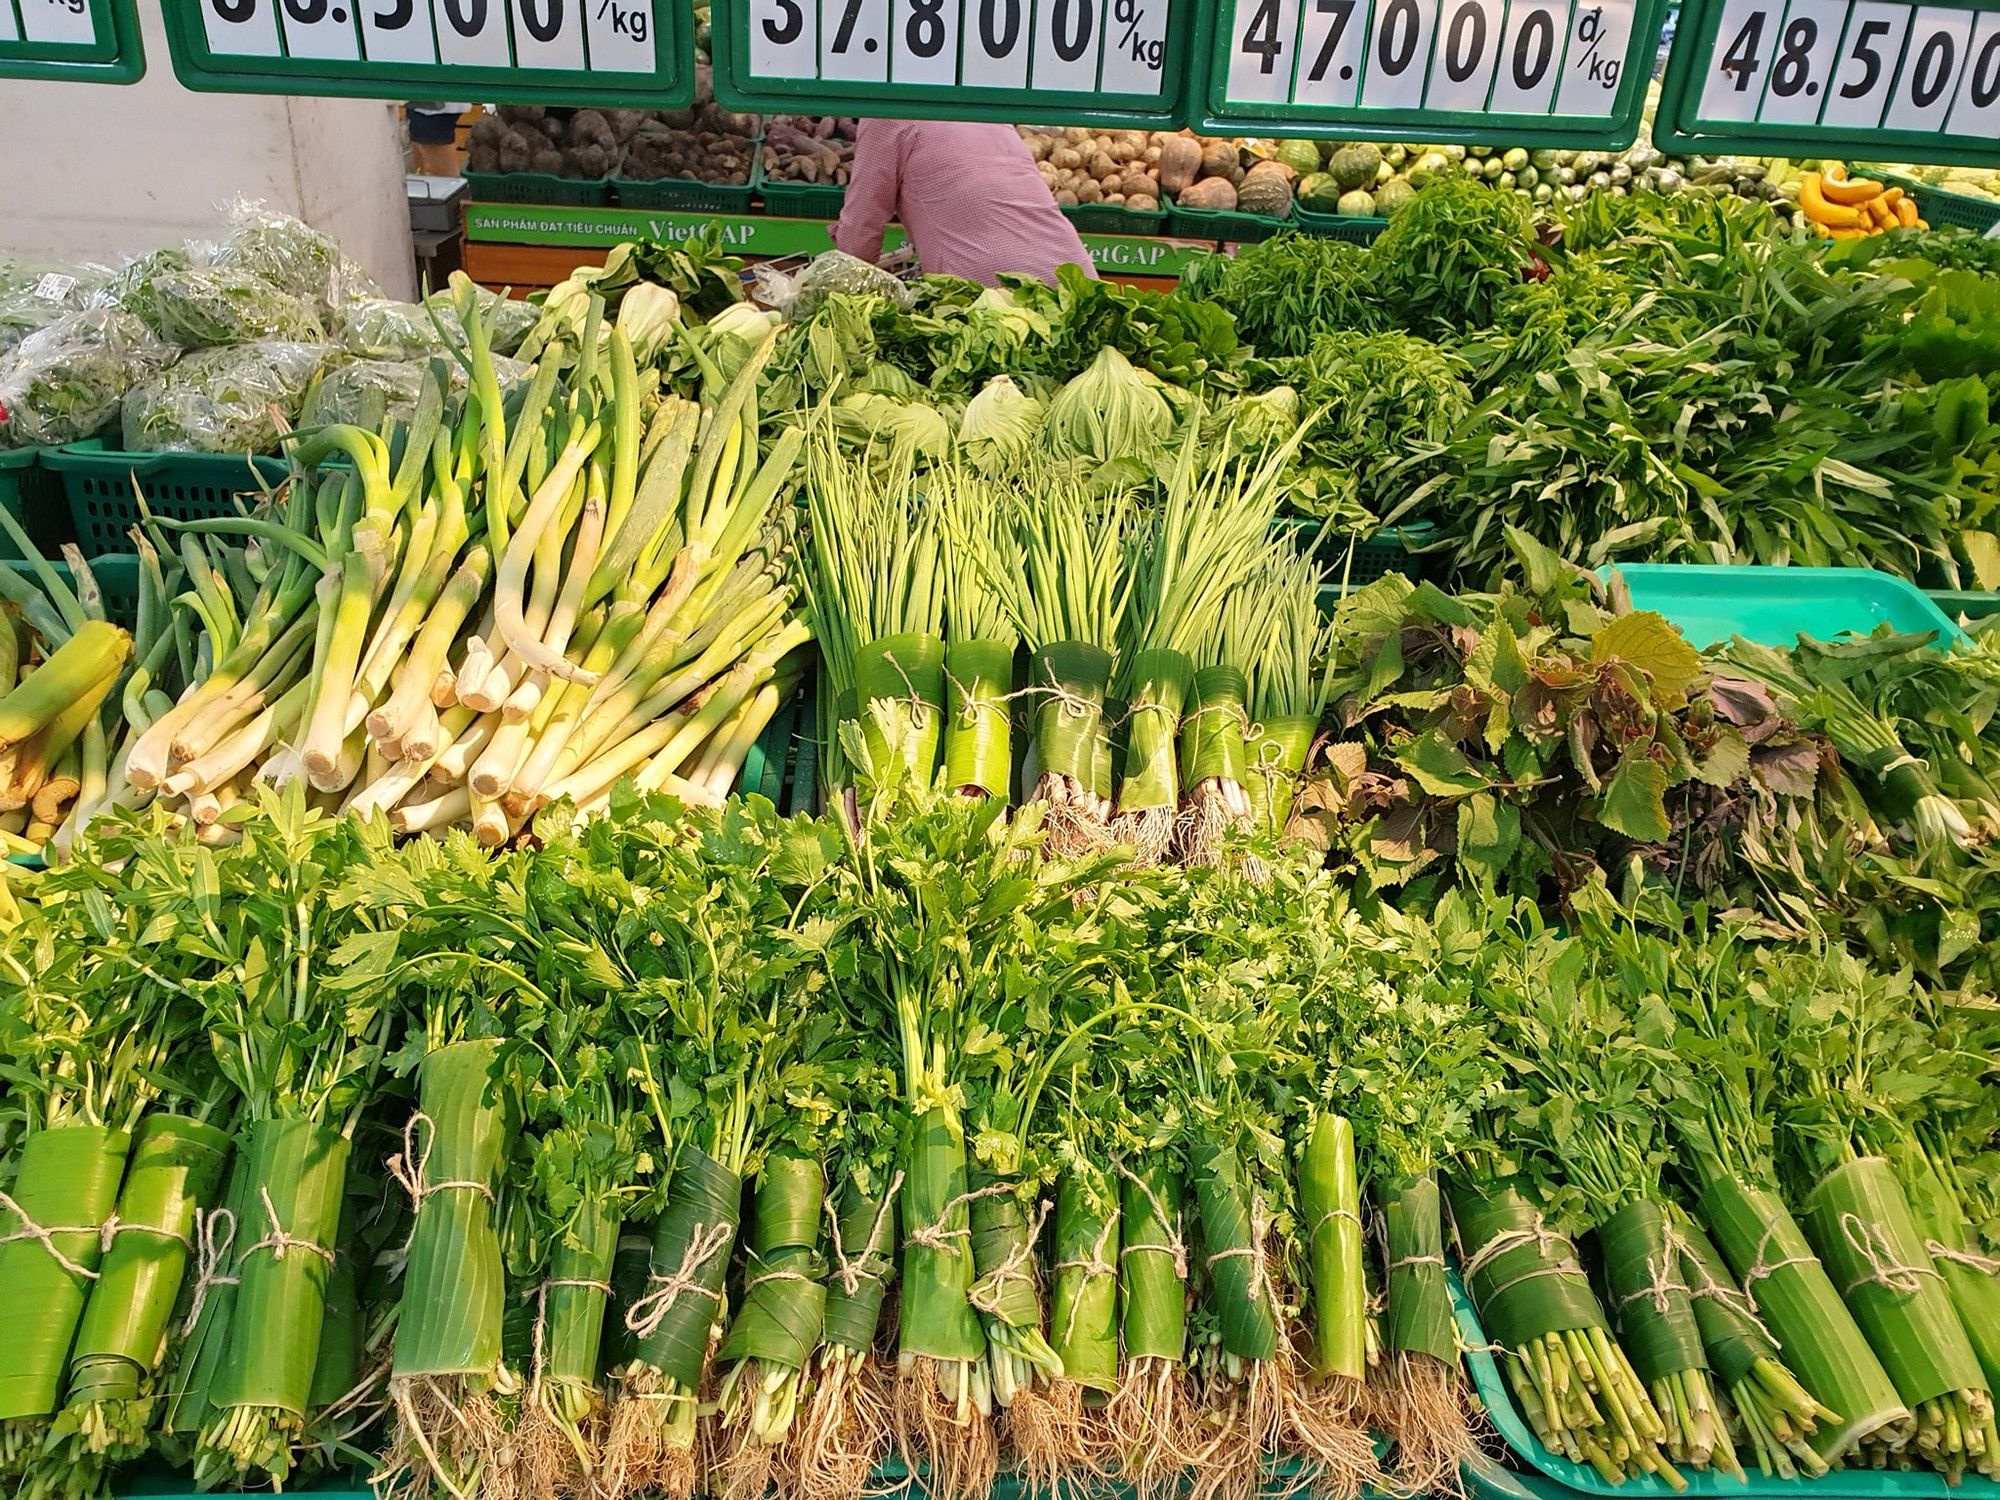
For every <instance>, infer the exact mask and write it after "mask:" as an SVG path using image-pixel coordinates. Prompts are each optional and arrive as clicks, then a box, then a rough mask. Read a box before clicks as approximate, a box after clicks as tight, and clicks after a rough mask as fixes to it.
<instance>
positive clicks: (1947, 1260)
mask: <svg viewBox="0 0 2000 1500" xmlns="http://www.w3.org/2000/svg"><path fill="white" fill-rule="evenodd" d="M1896 1165H1897V1168H1898V1170H1899V1171H1900V1173H1901V1175H1902V1180H1903V1187H1904V1191H1905V1192H1906V1193H1907V1194H1908V1196H1909V1200H1910V1212H1911V1213H1913V1214H1914V1215H1916V1220H1917V1227H1918V1228H1919V1229H1920V1230H1921V1231H1922V1232H1923V1235H1924V1247H1925V1248H1926V1249H1927V1250H1929V1251H1930V1254H1931V1264H1932V1265H1934V1266H1936V1267H1937V1273H1938V1275H1939V1276H1940V1277H1942V1278H1943V1279H1944V1284H1945V1290H1946V1291H1948V1292H1950V1294H1951V1302H1952V1306H1953V1307H1956V1308H1957V1309H1958V1321H1959V1323H1960V1325H1961V1326H1963V1328H1964V1329H1965V1336H1966V1338H1967V1339H1969V1340H1971V1342H1972V1352H1973V1353H1974V1354H1975V1355H1976V1356H1977V1357H1978V1359H1979V1369H1980V1372H1981V1373H1982V1374H1983V1375H1985V1377H1986V1386H1987V1389H1988V1390H2000V1262H1996V1261H1995V1260H1994V1259H1993V1257H1991V1256H1989V1255H1984V1254H1981V1253H1980V1252H1979V1251H1978V1250H1977V1249H1975V1248H1974V1246H1973V1243H1972V1234H1971V1231H1970V1230H1968V1229H1967V1228H1966V1223H1965V1214H1964V1212H1963V1210H1961V1209H1960V1207H1959V1205H1958V1202H1957V1200H1956V1199H1954V1198H1953V1196H1952V1193H1951V1190H1950V1188H1948V1187H1947V1186H1946V1185H1945V1183H1944V1181H1943V1179H1942V1178H1940V1177H1939V1176H1938V1174H1937V1169H1936V1168H1935V1167H1933V1166H1932V1165H1931V1164H1930V1162H1929V1161H1928V1160H1926V1159H1925V1157H1924V1155H1923V1153H1922V1152H1919V1151H1914V1150H1911V1151H1906V1152H1904V1153H1903V1154H1902V1156H1901V1157H1899V1158H1898V1160H1897V1163H1896Z"/></svg>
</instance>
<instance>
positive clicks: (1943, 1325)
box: [1803, 1156, 1986, 1407]
mask: <svg viewBox="0 0 2000 1500" xmlns="http://www.w3.org/2000/svg"><path fill="white" fill-rule="evenodd" d="M1803 1217H1804V1221H1805V1224H1804V1227H1805V1231H1806V1238H1807V1239H1808V1240H1810V1241H1811V1242H1812V1245H1813V1248H1814V1249H1816V1250H1817V1251H1818V1252H1819V1258H1820V1263H1821V1264H1822V1265H1824V1266H1825V1267H1826V1273H1827V1275H1828V1276H1830V1277H1832V1278H1833V1284H1834V1285H1835V1286H1836V1287H1838V1288H1839V1289H1840V1295H1841V1299H1842V1300H1843V1301H1845V1302H1846V1303H1847V1309H1848V1311H1849V1312H1851V1313H1853V1314H1854V1321H1855V1322H1856V1323H1858V1324H1859V1325H1860V1326H1861V1331H1862V1333H1863V1334H1865V1335H1866V1336H1867V1339H1868V1344H1869V1347H1870V1348H1872V1349H1873V1350H1874V1351H1875V1353H1876V1354H1877V1355H1878V1356H1880V1358H1881V1360H1882V1366H1883V1368H1884V1369H1886V1370H1887V1371H1888V1372H1889V1379H1890V1380H1891V1381H1892V1382H1894V1384H1895V1387H1896V1394H1897V1395H1898V1396H1900V1397H1902V1399H1903V1404H1904V1405H1905V1406H1912V1407H1913V1406H1916V1405H1917V1404H1919V1403H1920V1402H1924V1401H1930V1400H1934V1399H1936V1398H1937V1397H1939V1396H1943V1395H1947V1394H1949V1393H1950V1392H1952V1391H1964V1390H1984V1389H1985V1388H1986V1377H1985V1375H1984V1374H1983V1373H1982V1372H1981V1370H1980V1368H1979V1357H1978V1355H1976V1354H1975V1353H1974V1352H1973V1349H1972V1344H1971V1342H1970V1341H1969V1340H1968V1339H1967V1338H1966V1336H1965V1330H1964V1328H1962V1327H1961V1326H1960V1325H1959V1321H1958V1310H1957V1308H1956V1307H1954V1306H1953V1305H1952V1300H1951V1293H1950V1291H1949V1290H1947V1288H1946V1286H1945V1283H1944V1278H1943V1277H1942V1276H1940V1275H1939V1274H1938V1272H1937V1268H1936V1266H1935V1265H1933V1264H1932V1261H1931V1255H1930V1251H1929V1250H1928V1249H1927V1248H1926V1247H1925V1244H1924V1236H1923V1234H1922V1233H1921V1231H1919V1230H1918V1228H1917V1221H1916V1216H1915V1215H1914V1214H1912V1213H1911V1212H1910V1205H1909V1200H1908V1199H1906V1198H1905V1197H1904V1196H1903V1189H1902V1185H1901V1184H1900V1183H1898V1182H1897V1181H1896V1173H1895V1169H1894V1168H1892V1167H1891V1166H1890V1165H1889V1163H1888V1161H1887V1160H1886V1159H1884V1158H1883V1157H1880V1156H1864V1157H1862V1158H1860V1159H1859V1160H1858V1161H1850V1162H1846V1163H1844V1164H1843V1165H1841V1166H1838V1167H1836V1168H1834V1169H1833V1170H1832V1171H1831V1172H1829V1173H1827V1174H1826V1176H1824V1177H1822V1178H1821V1179H1820V1180H1819V1182H1818V1183H1817V1184H1816V1185H1815V1186H1814V1188H1813V1190H1812V1192H1811V1193H1810V1194H1809V1195H1808V1196H1807V1198H1806V1202H1805V1212H1804V1215H1803Z"/></svg>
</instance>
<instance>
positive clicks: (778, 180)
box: [750, 150, 847, 220]
mask: <svg viewBox="0 0 2000 1500" xmlns="http://www.w3.org/2000/svg"><path fill="white" fill-rule="evenodd" d="M750 186H751V188H752V189H753V190H754V191H755V192H756V194H757V196H758V197H759V198H761V199H762V200H763V202H764V212H765V213H767V214H769V215H771V216H772V217H773V218H776V219H822V220H832V219H837V218H839V217H840V210H841V208H842V206H843V205H845V204H846V202H847V189H846V188H844V187H842V186H841V185H840V184H839V183H837V182H788V181H786V180H785V179H784V178H782V177H770V176H766V175H765V172H764V153H763V152H762V151H761V150H760V151H758V153H757V165H756V168H755V170H754V171H752V172H751V174H750Z"/></svg>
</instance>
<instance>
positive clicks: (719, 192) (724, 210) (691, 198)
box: [611, 177, 750, 214]
mask: <svg viewBox="0 0 2000 1500" xmlns="http://www.w3.org/2000/svg"><path fill="white" fill-rule="evenodd" d="M611 188H612V191H613V192H615V193H616V194H617V195H618V202H619V205H620V206H621V207H624V208H666V209H677V210H679V211H681V212H683V213H697V214H747V213H748V212H750V184H749V183H748V182H745V183H742V184H740V185H738V184H733V183H727V182H696V181H694V180H693V179H692V178H683V177H662V178H660V179H659V180H657V181H655V182H637V181H634V180H632V179H630V178H626V177H614V178H612V179H611Z"/></svg>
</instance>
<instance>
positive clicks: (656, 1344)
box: [630, 1146, 743, 1391]
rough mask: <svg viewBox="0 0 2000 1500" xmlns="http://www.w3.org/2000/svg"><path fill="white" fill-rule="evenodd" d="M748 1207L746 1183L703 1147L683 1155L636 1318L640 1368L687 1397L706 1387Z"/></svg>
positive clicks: (656, 1231)
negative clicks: (712, 1336)
mask: <svg viewBox="0 0 2000 1500" xmlns="http://www.w3.org/2000/svg"><path fill="white" fill-rule="evenodd" d="M742 1202H743V1179H742V1178H740V1177H738V1176H737V1175H736V1174H735V1173H734V1172H732V1171H730V1170H729V1168H727V1167H725V1166H724V1165H723V1164H722V1163H721V1162H719V1161H717V1160H716V1159H715V1158H714V1157H712V1156H710V1155H709V1154H708V1153H707V1152H706V1151H703V1150H702V1149H701V1148H700V1147H699V1146H683V1147H682V1148H681V1152H680V1155H679V1157H677V1158H676V1159H675V1161H674V1175H673V1177H672V1178H671V1179H670V1180H669V1181H668V1183H667V1203H666V1207H665V1208H664V1209H662V1210H661V1212H660V1217H659V1221H658V1222H657V1223H656V1224H654V1226H653V1257H652V1264H651V1266H650V1267H649V1269H648V1271H647V1290H646V1293H645V1295H644V1296H643V1297H641V1298H640V1299H639V1301H638V1302H636V1303H634V1304H633V1306H632V1307H631V1309H630V1312H631V1314H632V1321H634V1322H636V1323H638V1324H639V1349H638V1359H639V1361H640V1363H642V1364H646V1365H651V1366H652V1367H653V1368H654V1369H656V1370H658V1371H660V1372H661V1373H662V1374H664V1375H666V1376H667V1377H668V1378H669V1379H670V1380H672V1381H673V1382H674V1383H675V1384H676V1385H678V1386H679V1387H680V1388H681V1389H682V1390H689V1391H691V1390H697V1389H699V1388H700V1385H701V1373H702V1369H703V1367H704V1366H705V1365H706V1364H707V1361H708V1331H709V1329H710V1328H711V1327H713V1326H714V1323H715V1320H716V1317H717V1315H718V1314H719V1313H720V1312H721V1311H722V1282H723V1278H724V1277H725V1276H726V1275H727V1274H728V1271H729V1256H730V1252H731V1250H732V1249H733V1247H734V1246H735V1244H736V1229H737V1222H736V1221H737V1215H738V1214H740V1213H741V1212H742Z"/></svg>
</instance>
